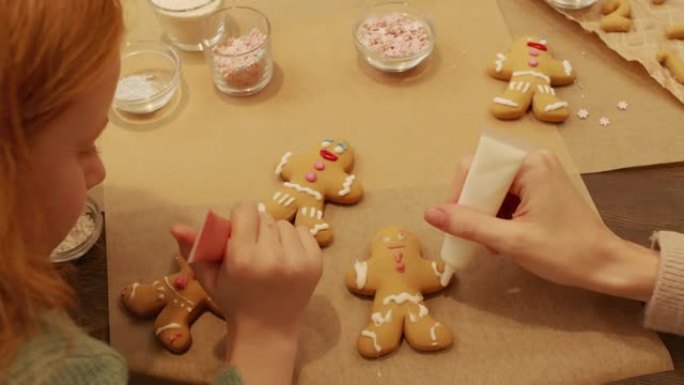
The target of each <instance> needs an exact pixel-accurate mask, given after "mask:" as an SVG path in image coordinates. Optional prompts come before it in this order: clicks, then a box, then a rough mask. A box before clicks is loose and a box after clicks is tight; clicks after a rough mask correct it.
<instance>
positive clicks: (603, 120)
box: [599, 116, 610, 127]
mask: <svg viewBox="0 0 684 385" xmlns="http://www.w3.org/2000/svg"><path fill="white" fill-rule="evenodd" d="M599 124H600V125H601V126H603V127H607V126H609V125H610V119H608V118H606V117H605V116H602V117H601V119H599Z"/></svg>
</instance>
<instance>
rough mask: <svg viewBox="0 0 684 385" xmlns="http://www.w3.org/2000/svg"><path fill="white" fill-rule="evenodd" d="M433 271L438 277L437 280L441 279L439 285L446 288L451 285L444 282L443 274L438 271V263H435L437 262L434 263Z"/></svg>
mask: <svg viewBox="0 0 684 385" xmlns="http://www.w3.org/2000/svg"><path fill="white" fill-rule="evenodd" d="M432 271H434V272H435V275H436V276H437V278H439V283H440V284H441V285H442V286H444V287H446V286H447V285H448V284H449V281H446V284H445V282H444V280H443V279H442V278H443V277H442V276H443V274H442V273H440V272H439V270H437V262H435V261H432Z"/></svg>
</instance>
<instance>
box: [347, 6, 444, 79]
mask: <svg viewBox="0 0 684 385" xmlns="http://www.w3.org/2000/svg"><path fill="white" fill-rule="evenodd" d="M352 32H353V37H354V42H355V43H356V48H357V49H358V51H359V53H360V54H361V55H362V56H363V57H364V58H365V59H366V61H368V63H369V64H370V65H372V66H373V67H375V68H377V69H379V70H381V71H385V72H404V71H408V70H410V69H412V68H415V67H416V66H417V65H419V64H420V63H421V62H423V61H424V60H425V59H427V58H428V56H430V53H431V52H432V50H433V48H434V46H435V30H434V27H433V24H432V21H431V18H430V15H429V14H427V12H425V11H423V10H422V9H420V8H418V7H416V6H415V5H412V4H410V3H407V2H386V3H378V4H375V5H372V6H370V7H367V8H366V9H365V10H364V11H363V12H362V13H361V15H360V16H359V17H358V18H357V20H356V22H355V23H354V27H353V30H352Z"/></svg>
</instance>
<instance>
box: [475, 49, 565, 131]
mask: <svg viewBox="0 0 684 385" xmlns="http://www.w3.org/2000/svg"><path fill="white" fill-rule="evenodd" d="M487 72H488V73H489V75H490V76H492V77H494V78H496V79H499V80H506V81H509V83H508V89H506V91H505V92H504V93H503V95H500V96H497V97H495V98H494V99H493V101H492V104H491V107H490V109H491V111H492V114H493V115H494V116H495V117H496V118H498V119H504V120H511V119H519V118H521V117H522V116H523V115H524V114H525V113H526V112H527V110H528V109H529V107H530V104H532V111H533V112H534V116H535V117H536V118H537V119H539V120H542V121H545V122H554V123H557V122H562V121H565V120H566V119H567V118H568V116H570V111H569V110H568V103H567V102H565V101H563V100H560V99H558V98H557V97H556V91H555V90H554V89H553V88H552V86H564V85H568V84H571V83H572V82H573V81H575V70H574V69H573V68H572V65H570V62H568V61H567V60H563V61H560V60H556V59H554V57H553V56H552V55H551V52H550V51H549V47H548V44H547V41H546V39H534V38H532V37H522V38H520V39H518V40H516V41H515V42H514V43H513V47H512V48H511V52H510V53H509V54H508V55H504V54H503V53H499V54H497V60H496V61H494V62H493V63H492V64H491V65H490V67H489V68H488V69H487Z"/></svg>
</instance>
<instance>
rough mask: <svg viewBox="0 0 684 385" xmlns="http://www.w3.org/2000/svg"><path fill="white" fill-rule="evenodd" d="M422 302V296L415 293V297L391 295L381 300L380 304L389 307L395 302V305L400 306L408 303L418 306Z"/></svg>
mask: <svg viewBox="0 0 684 385" xmlns="http://www.w3.org/2000/svg"><path fill="white" fill-rule="evenodd" d="M422 300H423V296H422V295H421V294H420V293H416V294H415V295H412V294H409V293H400V294H391V295H388V296H387V297H385V299H383V300H382V303H383V304H384V305H389V304H390V303H391V302H393V301H394V302H396V303H397V305H401V304H402V303H404V302H406V301H409V302H412V303H414V304H416V305H420V302H421V301H422Z"/></svg>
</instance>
